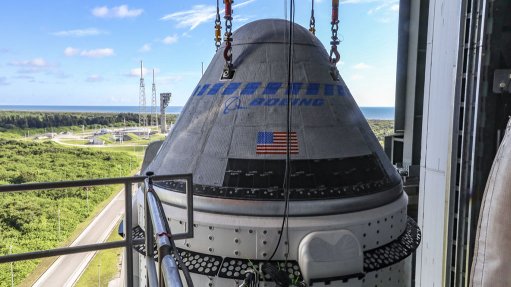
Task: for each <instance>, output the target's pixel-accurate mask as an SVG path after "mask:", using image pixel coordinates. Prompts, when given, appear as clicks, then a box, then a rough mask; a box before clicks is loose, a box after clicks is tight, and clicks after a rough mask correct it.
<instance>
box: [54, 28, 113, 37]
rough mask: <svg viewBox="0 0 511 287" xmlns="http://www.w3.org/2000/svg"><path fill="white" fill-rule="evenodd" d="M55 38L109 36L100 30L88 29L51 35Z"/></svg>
mask: <svg viewBox="0 0 511 287" xmlns="http://www.w3.org/2000/svg"><path fill="white" fill-rule="evenodd" d="M51 34H52V35H54V36H59V37H86V36H96V35H101V34H107V33H106V32H105V31H101V30H98V29H96V28H86V29H75V30H64V31H58V32H54V33H51Z"/></svg>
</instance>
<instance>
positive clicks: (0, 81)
mask: <svg viewBox="0 0 511 287" xmlns="http://www.w3.org/2000/svg"><path fill="white" fill-rule="evenodd" d="M10 84H11V83H9V82H7V77H0V86H7V85H10Z"/></svg>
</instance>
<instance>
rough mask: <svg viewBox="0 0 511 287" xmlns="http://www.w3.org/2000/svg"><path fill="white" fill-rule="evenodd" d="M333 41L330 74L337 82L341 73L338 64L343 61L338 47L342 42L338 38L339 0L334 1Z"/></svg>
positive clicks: (331, 42) (331, 43)
mask: <svg viewBox="0 0 511 287" xmlns="http://www.w3.org/2000/svg"><path fill="white" fill-rule="evenodd" d="M330 24H332V41H330V45H332V46H331V48H330V74H331V75H332V78H333V79H334V80H335V81H338V80H339V71H338V70H337V66H336V65H337V63H338V62H339V60H340V59H341V55H340V54H339V51H338V50H337V45H339V43H340V41H339V38H338V37H337V31H338V30H339V0H332V22H330Z"/></svg>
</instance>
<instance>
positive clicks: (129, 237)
mask: <svg viewBox="0 0 511 287" xmlns="http://www.w3.org/2000/svg"><path fill="white" fill-rule="evenodd" d="M150 178H151V181H166V180H186V182H187V194H188V197H189V200H188V207H191V208H190V209H189V210H188V218H191V219H192V221H193V203H192V200H193V182H192V175H191V174H185V175H156V176H150ZM148 179H149V177H148V176H134V177H120V178H104V179H93V180H77V181H61V182H44V183H27V184H14V185H0V194H1V193H9V192H26V191H34V190H48V189H62V188H70V187H87V186H103V185H116V184H123V185H124V195H125V196H124V203H125V207H124V208H125V222H124V226H125V239H124V240H119V241H114V242H106V243H96V244H86V245H80V246H72V247H62V248H55V249H50V250H40V251H33V252H26V253H18V254H9V255H3V256H0V264H1V263H9V262H16V261H22V260H31V259H39V258H45V257H53V256H60V255H68V254H75V253H81V252H90V251H99V250H104V249H111V248H119V247H124V248H125V258H126V269H127V270H133V247H134V246H136V245H142V244H145V243H146V242H145V240H146V239H147V238H150V237H151V236H146V238H145V239H144V238H141V239H136V240H134V239H133V222H132V193H133V189H132V186H133V184H135V183H143V182H146V190H147V186H148V185H147V180H148ZM146 193H147V192H146ZM158 203H159V201H158ZM159 205H160V207H161V203H159ZM161 210H162V209H161ZM163 218H164V219H165V216H163ZM165 222H166V221H165ZM167 224H168V223H167ZM190 225H191V227H192V228H188V232H187V233H185V234H180V235H179V236H174V237H173V238H174V239H182V238H189V237H190V236H193V222H190V221H189V222H188V227H190ZM146 234H151V233H148V232H146ZM146 246H148V245H146ZM150 246H151V248H152V245H150ZM174 249H175V248H174ZM147 257H148V258H150V257H149V256H147ZM153 263H154V261H153ZM182 266H184V265H182ZM177 274H178V275H179V273H177ZM148 277H149V276H148ZM125 280H126V281H125V282H126V284H125V286H128V287H132V286H133V272H126V278H125ZM150 286H153V285H150ZM190 286H192V285H190Z"/></svg>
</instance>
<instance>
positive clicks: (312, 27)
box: [309, 0, 316, 35]
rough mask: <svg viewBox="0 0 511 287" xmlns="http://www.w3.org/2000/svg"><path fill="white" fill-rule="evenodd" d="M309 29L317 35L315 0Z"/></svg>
mask: <svg viewBox="0 0 511 287" xmlns="http://www.w3.org/2000/svg"><path fill="white" fill-rule="evenodd" d="M309 31H310V32H311V33H312V35H316V18H314V0H312V9H311V19H310V22H309Z"/></svg>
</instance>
